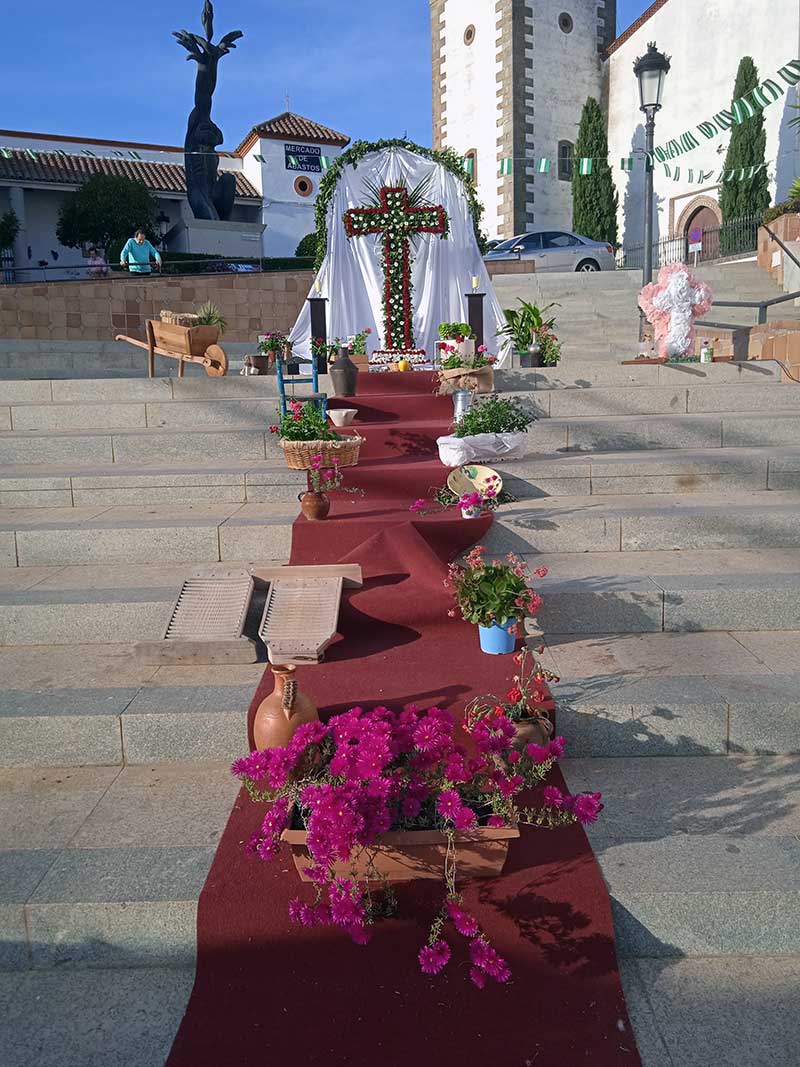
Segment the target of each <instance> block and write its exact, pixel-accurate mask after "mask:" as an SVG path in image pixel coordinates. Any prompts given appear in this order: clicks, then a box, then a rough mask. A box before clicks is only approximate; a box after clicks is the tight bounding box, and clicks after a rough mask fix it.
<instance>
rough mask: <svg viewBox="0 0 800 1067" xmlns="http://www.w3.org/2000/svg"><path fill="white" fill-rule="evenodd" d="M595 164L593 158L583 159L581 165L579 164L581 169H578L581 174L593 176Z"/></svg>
mask: <svg viewBox="0 0 800 1067" xmlns="http://www.w3.org/2000/svg"><path fill="white" fill-rule="evenodd" d="M593 162H594V160H593V159H592V158H591V157H582V158H581V161H580V164H579V167H578V173H579V174H591V173H592V163H593Z"/></svg>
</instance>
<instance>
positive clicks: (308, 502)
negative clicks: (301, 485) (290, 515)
mask: <svg viewBox="0 0 800 1067" xmlns="http://www.w3.org/2000/svg"><path fill="white" fill-rule="evenodd" d="M297 499H298V500H299V501H300V510H301V511H302V512H303V514H304V515H305V517H306V518H307V519H308V521H309V522H322V520H323V519H327V517H328V512H329V511H330V510H331V502H330V500H329V499H328V496H327V494H326V493H315V492H313V491H312V490H311V489H309V491H308V492H307V493H300V494H299V495H298V497H297Z"/></svg>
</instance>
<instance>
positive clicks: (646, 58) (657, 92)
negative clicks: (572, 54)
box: [633, 41, 669, 285]
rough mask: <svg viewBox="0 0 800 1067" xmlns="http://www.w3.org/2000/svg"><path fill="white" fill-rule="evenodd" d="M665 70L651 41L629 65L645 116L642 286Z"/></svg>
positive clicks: (649, 263) (665, 61)
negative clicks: (657, 113) (636, 79)
mask: <svg viewBox="0 0 800 1067" xmlns="http://www.w3.org/2000/svg"><path fill="white" fill-rule="evenodd" d="M668 70H669V56H665V55H664V53H663V52H659V51H658V49H657V48H656V46H655V42H654V41H650V42H649V44H648V45H647V51H646V52H645V54H644V55H643V56H640V57H639V59H637V60H636V62H635V63H634V65H633V73H634V74H635V75H636V77H637V78H638V79H639V108H640V110H641V111H643V112H644V113H645V115H646V116H647V121H646V123H645V152H646V155H645V163H644V167H645V176H644V267H643V270H642V282H643V284H644V285H647V284H648V282H651V281H652V280H653V164H652V159H653V149H654V147H655V129H656V112H657V111H659V110H660V109H661V97H662V95H663V93H664V81H665V79H666V77H667V71H668Z"/></svg>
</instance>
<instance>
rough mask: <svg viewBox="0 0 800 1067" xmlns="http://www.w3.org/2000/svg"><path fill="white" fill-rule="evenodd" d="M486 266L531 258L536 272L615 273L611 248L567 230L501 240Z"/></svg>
mask: <svg viewBox="0 0 800 1067" xmlns="http://www.w3.org/2000/svg"><path fill="white" fill-rule="evenodd" d="M483 258H484V260H485V262H487V263H496V262H497V261H498V260H502V259H523V260H524V259H531V260H533V262H534V263H535V269H536V273H537V274H538V273H540V272H542V271H557V270H560V271H564V270H580V271H592V270H616V266H617V263H616V259H615V256H614V248H613V246H612V245H609V244H606V243H605V242H603V241H592V240H591V239H590V238H589V237H582V236H581V235H580V234H579V233H570V232H569V230H534V231H533V232H532V233H520V234H518V235H517V236H516V237H511V238H510V239H509V240H508V241H503V242H502V243H501V244H499V245H497V246H496V247H495V248H493V249H492V250H491V252H487V253H486V255H485V256H484V257H483Z"/></svg>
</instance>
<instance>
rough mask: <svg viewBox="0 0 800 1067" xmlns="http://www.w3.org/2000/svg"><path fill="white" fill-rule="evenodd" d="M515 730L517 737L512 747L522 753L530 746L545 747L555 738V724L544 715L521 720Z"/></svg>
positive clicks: (515, 724)
mask: <svg viewBox="0 0 800 1067" xmlns="http://www.w3.org/2000/svg"><path fill="white" fill-rule="evenodd" d="M514 730H515V732H516V737H515V738H514V740H513V742H512V747H513V748H515V749H517V750H518V751H522V749H523V748H525V746H526V745H530V744H535V745H542V746H544V745H546V744H547V742H548V741H549V740H550V738H551V737H552V736H553V724H552V722H551V721H550V719H549V718H548V717H547V715H544V714H542V713H539V714H537V715H536V716H535V717H534V716H531V717H529V718H527V719H519V720H518V721H517V722H515V723H514Z"/></svg>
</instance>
